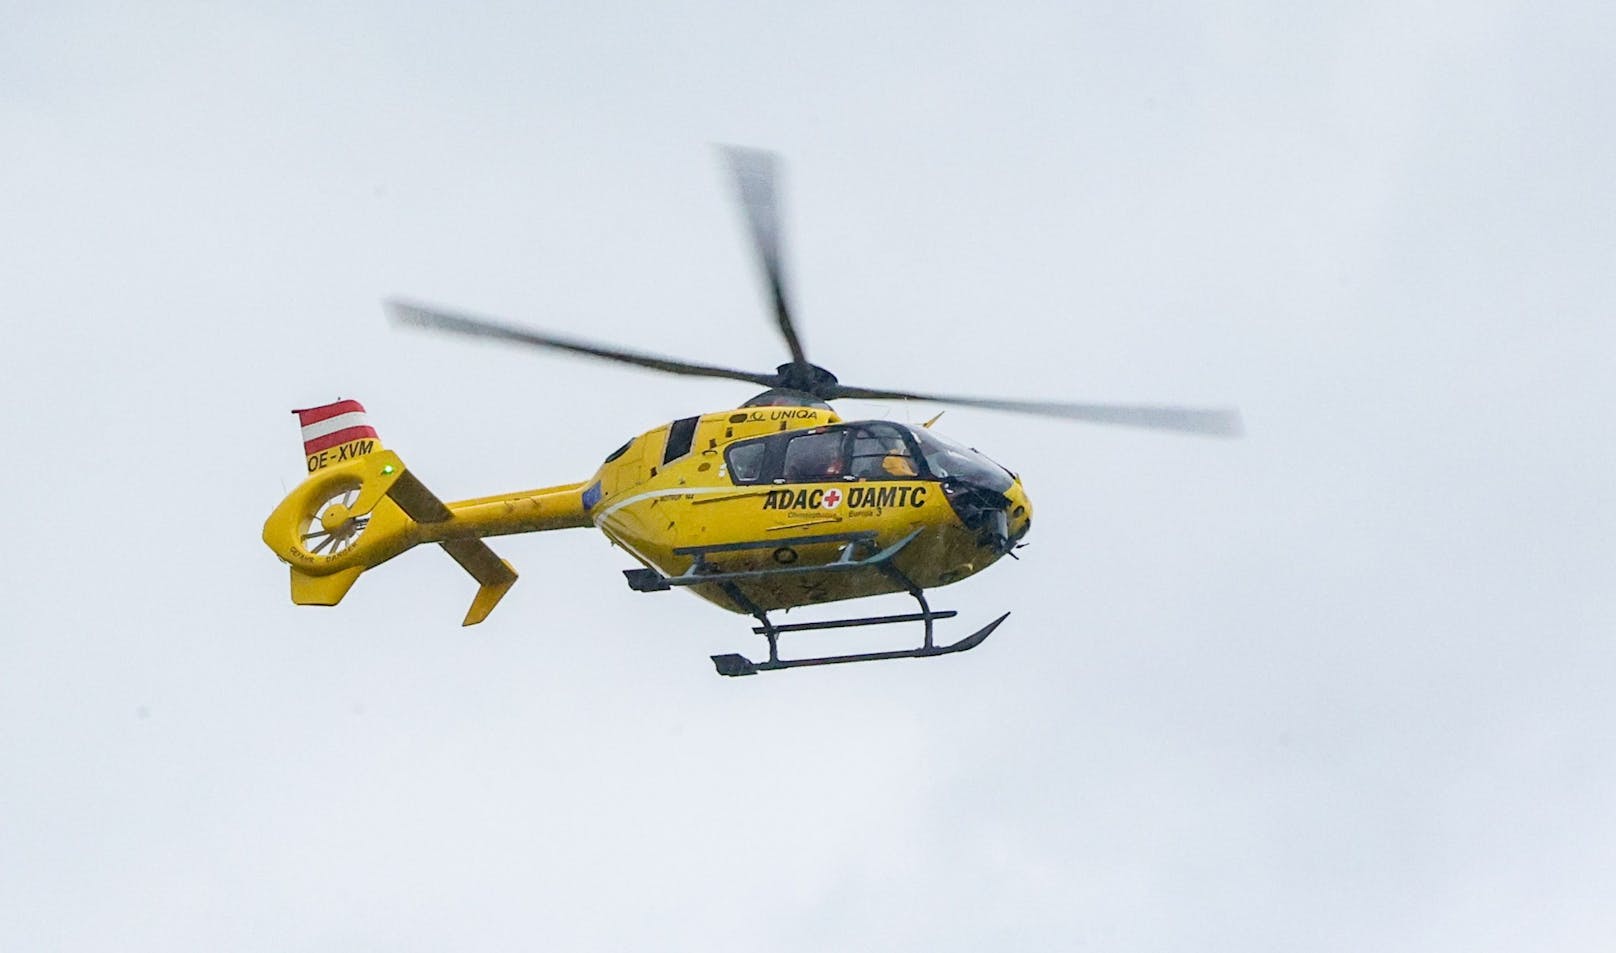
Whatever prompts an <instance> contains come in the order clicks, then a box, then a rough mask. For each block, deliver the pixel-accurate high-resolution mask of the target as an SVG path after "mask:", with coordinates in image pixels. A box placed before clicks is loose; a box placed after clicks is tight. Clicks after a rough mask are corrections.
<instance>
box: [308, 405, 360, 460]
mask: <svg viewBox="0 0 1616 953" xmlns="http://www.w3.org/2000/svg"><path fill="white" fill-rule="evenodd" d="M292 413H294V414H297V422H298V423H299V424H300V425H301V426H302V427H303V455H304V456H306V457H308V456H313V455H315V454H317V453H319V452H320V451H322V450H329V449H331V448H332V447H336V446H340V445H342V444H345V443H350V442H352V441H354V440H361V439H363V438H365V437H369V438H370V439H372V440H374V439H376V429H375V428H374V427H372V426H370V423H369V422H368V421H367V419H366V418H365V408H364V407H362V406H360V404H359V401H357V400H339V401H337V402H336V403H334V404H326V405H325V406H324V407H310V408H309V409H307V410H294V411H292Z"/></svg>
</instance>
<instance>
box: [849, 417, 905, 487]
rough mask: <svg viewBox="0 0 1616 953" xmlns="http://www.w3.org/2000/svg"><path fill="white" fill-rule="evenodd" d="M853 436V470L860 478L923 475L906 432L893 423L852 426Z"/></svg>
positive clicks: (872, 478) (899, 478) (901, 477)
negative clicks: (905, 434)
mask: <svg viewBox="0 0 1616 953" xmlns="http://www.w3.org/2000/svg"><path fill="white" fill-rule="evenodd" d="M848 430H849V432H850V433H851V434H852V437H853V454H852V457H851V464H852V467H851V472H852V474H853V476H854V477H856V478H857V479H860V480H912V479H915V478H917V477H919V476H920V467H919V466H917V465H916V463H915V455H914V453H913V451H911V450H910V448H909V441H908V440H906V439H904V436H903V431H901V430H899V429H898V428H897V427H894V426H892V425H890V424H859V425H857V426H853V427H849V428H848Z"/></svg>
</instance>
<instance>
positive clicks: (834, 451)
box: [783, 429, 847, 483]
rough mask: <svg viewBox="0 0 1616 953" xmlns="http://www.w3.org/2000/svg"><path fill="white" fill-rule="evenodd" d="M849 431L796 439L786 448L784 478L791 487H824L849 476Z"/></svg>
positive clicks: (837, 431)
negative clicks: (794, 484)
mask: <svg viewBox="0 0 1616 953" xmlns="http://www.w3.org/2000/svg"><path fill="white" fill-rule="evenodd" d="M846 437H847V434H846V431H844V430H841V429H836V430H826V431H822V432H819V433H805V434H799V435H797V436H794V437H792V438H791V439H790V442H789V443H787V444H786V453H785V468H784V471H783V476H784V477H785V481H786V482H787V483H822V482H824V481H826V480H840V479H842V477H844V476H846V475H847V453H846V448H845V443H846Z"/></svg>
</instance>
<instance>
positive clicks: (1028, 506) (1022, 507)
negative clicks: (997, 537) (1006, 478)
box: [1004, 477, 1032, 543]
mask: <svg viewBox="0 0 1616 953" xmlns="http://www.w3.org/2000/svg"><path fill="white" fill-rule="evenodd" d="M1004 496H1005V499H1007V500H1009V501H1010V506H1009V507H1008V508H1006V510H1005V514H1004V515H1005V518H1006V522H1007V523H1008V524H1009V525H1008V528H1009V531H1010V542H1012V543H1015V542H1019V541H1020V540H1021V538H1022V537H1023V536H1026V535H1027V531H1028V530H1029V529H1032V502H1031V501H1030V500H1028V499H1027V490H1026V489H1025V488H1024V487H1023V486H1022V485H1021V478H1020V477H1017V478H1016V482H1015V483H1013V484H1011V486H1010V489H1008V490H1006V491H1005V494H1004Z"/></svg>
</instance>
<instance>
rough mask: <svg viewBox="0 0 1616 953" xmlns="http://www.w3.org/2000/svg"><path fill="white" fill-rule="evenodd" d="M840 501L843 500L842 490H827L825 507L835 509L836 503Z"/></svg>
mask: <svg viewBox="0 0 1616 953" xmlns="http://www.w3.org/2000/svg"><path fill="white" fill-rule="evenodd" d="M840 502H842V491H841V490H826V491H825V509H827V510H833V509H835V508H836V504H838V503H840Z"/></svg>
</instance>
